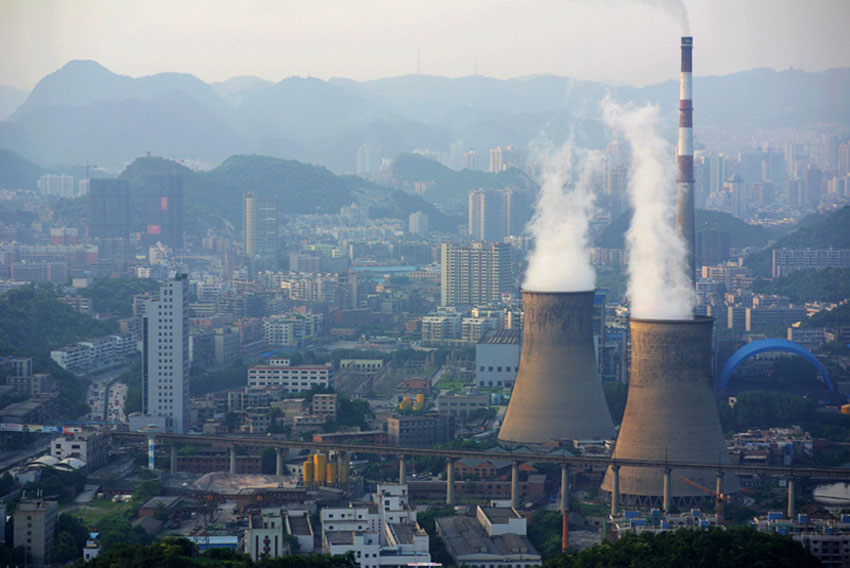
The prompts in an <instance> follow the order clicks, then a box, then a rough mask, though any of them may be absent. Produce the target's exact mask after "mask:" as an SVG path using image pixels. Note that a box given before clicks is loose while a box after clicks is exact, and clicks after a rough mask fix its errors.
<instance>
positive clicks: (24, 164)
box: [0, 148, 44, 190]
mask: <svg viewBox="0 0 850 568" xmlns="http://www.w3.org/2000/svg"><path fill="white" fill-rule="evenodd" d="M43 173H44V170H43V169H42V168H41V166H39V165H37V164H34V163H33V162H30V161H29V160H27V159H26V158H24V157H23V156H21V155H20V154H18V153H17V152H13V151H12V150H8V149H6V148H0V187H3V188H8V189H33V190H34V189H36V184H37V183H38V178H39V177H41V175H42V174H43Z"/></svg>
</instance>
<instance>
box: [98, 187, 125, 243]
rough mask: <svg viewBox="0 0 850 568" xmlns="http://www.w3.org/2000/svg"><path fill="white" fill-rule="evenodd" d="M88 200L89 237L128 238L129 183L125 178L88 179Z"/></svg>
mask: <svg viewBox="0 0 850 568" xmlns="http://www.w3.org/2000/svg"><path fill="white" fill-rule="evenodd" d="M88 202H89V218H88V236H89V238H105V239H114V238H121V239H126V238H129V236H130V184H129V183H128V182H127V180H123V179H93V180H90V185H89V197H88Z"/></svg>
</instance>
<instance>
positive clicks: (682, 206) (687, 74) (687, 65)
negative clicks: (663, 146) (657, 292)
mask: <svg viewBox="0 0 850 568" xmlns="http://www.w3.org/2000/svg"><path fill="white" fill-rule="evenodd" d="M693 49H694V38H692V37H683V38H682V65H681V75H680V79H679V148H678V152H677V153H678V161H679V175H678V177H677V180H676V181H677V192H676V228H677V229H678V231H679V234H680V235H682V238H683V239H684V241H685V244H686V246H687V249H688V278H690V279H691V282H695V278H696V273H695V271H696V253H695V242H696V236H695V234H694V103H693V99H692V98H691V97H692V96H693V95H692V93H691V85H692V81H691V71H692V69H693V62H692V57H691V56H692V53H693Z"/></svg>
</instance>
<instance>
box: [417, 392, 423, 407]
mask: <svg viewBox="0 0 850 568" xmlns="http://www.w3.org/2000/svg"><path fill="white" fill-rule="evenodd" d="M416 404H418V405H419V406H422V405H423V404H425V395H424V394H422V393H419V394H417V395H416Z"/></svg>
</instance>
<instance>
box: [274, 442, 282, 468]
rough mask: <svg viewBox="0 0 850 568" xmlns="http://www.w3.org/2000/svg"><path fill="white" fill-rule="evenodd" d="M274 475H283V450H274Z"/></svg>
mask: <svg viewBox="0 0 850 568" xmlns="http://www.w3.org/2000/svg"><path fill="white" fill-rule="evenodd" d="M274 474H275V475H283V448H275V449H274Z"/></svg>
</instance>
